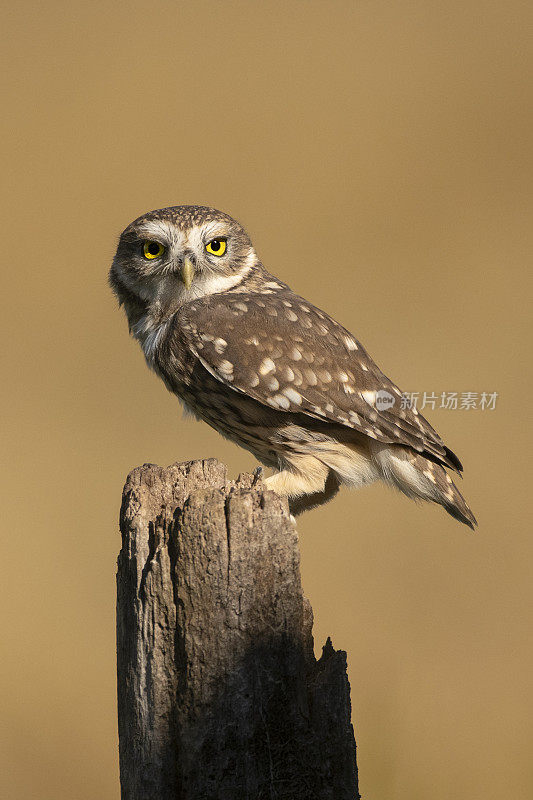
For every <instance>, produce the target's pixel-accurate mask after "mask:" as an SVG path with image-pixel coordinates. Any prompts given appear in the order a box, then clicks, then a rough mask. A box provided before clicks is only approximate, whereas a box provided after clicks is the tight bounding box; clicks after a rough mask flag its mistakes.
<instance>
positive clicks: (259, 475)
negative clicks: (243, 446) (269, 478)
mask: <svg viewBox="0 0 533 800" xmlns="http://www.w3.org/2000/svg"><path fill="white" fill-rule="evenodd" d="M264 474H265V470H264V469H263V467H256V468H255V469H254V471H253V472H252V475H253V476H254V479H253V481H252V488H253V487H254V486H257V484H258V483H261V482H262V480H263V475H264Z"/></svg>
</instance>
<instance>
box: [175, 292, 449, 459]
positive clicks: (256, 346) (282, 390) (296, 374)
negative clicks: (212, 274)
mask: <svg viewBox="0 0 533 800" xmlns="http://www.w3.org/2000/svg"><path fill="white" fill-rule="evenodd" d="M178 319H179V323H180V327H181V329H182V333H183V335H184V337H185V339H186V342H187V345H188V346H189V347H190V348H191V350H192V351H193V352H194V353H195V354H196V356H197V357H198V359H199V360H200V362H201V363H202V364H203V366H204V367H205V369H206V370H208V371H209V372H210V373H211V375H213V376H214V377H215V378H217V379H218V380H219V381H222V382H223V383H224V384H226V386H228V387H231V388H232V389H234V390H235V391H237V392H241V393H243V394H246V395H249V396H250V397H253V398H254V399H255V400H258V401H259V402H261V403H263V404H264V405H266V406H269V407H270V408H275V409H279V410H284V411H288V412H297V413H300V414H301V413H304V414H307V415H309V416H311V417H314V418H316V419H321V420H330V421H332V422H336V423H340V424H342V425H344V426H346V427H349V428H353V429H354V430H357V431H359V432H361V433H364V434H366V435H367V436H369V437H371V438H373V439H376V440H378V441H380V442H387V443H395V444H403V445H408V446H409V447H412V448H413V449H414V450H416V451H417V452H420V453H425V454H427V455H428V456H429V457H430V458H433V459H434V460H436V461H438V462H440V463H442V464H445V465H446V466H449V467H452V468H453V469H457V470H460V469H461V464H460V462H459V460H458V459H457V457H456V456H455V455H454V454H453V453H452V452H451V451H450V450H449V449H448V448H447V447H445V445H444V444H443V442H442V440H441V438H440V437H439V435H438V434H437V433H436V431H435V430H434V429H433V428H432V427H431V425H430V424H429V422H428V421H427V420H426V419H424V417H423V416H422V415H421V414H419V413H418V412H417V411H416V409H410V408H407V407H403V406H404V404H403V403H402V401H401V398H402V392H401V391H400V390H399V389H398V387H397V386H396V385H395V384H394V383H393V382H392V381H390V380H389V378H387V376H386V375H384V374H383V373H382V372H381V370H380V369H379V368H378V367H377V366H376V364H375V363H374V362H373V361H372V359H371V358H370V356H369V355H368V353H367V352H366V350H365V349H364V347H363V346H362V345H361V343H360V342H358V341H357V339H355V337H354V336H352V334H350V333H349V332H348V331H347V330H346V329H345V328H343V327H342V325H340V324H339V323H338V322H335V320H334V319H332V318H331V317H329V316H328V315H327V314H325V313H324V312H323V311H320V310H319V309H317V308H315V307H314V306H313V305H311V304H310V303H308V302H307V301H306V300H304V299H302V298H301V297H298V296H297V295H295V294H294V293H293V292H291V291H290V290H289V289H287V288H285V287H284V288H283V289H282V290H281V291H277V292H275V293H271V294H263V293H260V292H256V293H237V292H234V293H225V294H220V295H213V296H211V297H209V298H204V299H202V300H197V301H194V303H191V304H188V305H187V306H184V307H183V309H181V311H180V312H179V315H178ZM378 393H379V394H378ZM387 395H389V396H390V397H389V398H388V399H387ZM387 400H388V403H389V404H390V405H389V407H388V408H384V407H383V402H381V401H385V403H386V402H387ZM391 401H392V402H391ZM376 403H377V405H376Z"/></svg>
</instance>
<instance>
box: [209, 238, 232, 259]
mask: <svg viewBox="0 0 533 800" xmlns="http://www.w3.org/2000/svg"><path fill="white" fill-rule="evenodd" d="M226 247H227V240H226V239H211V241H210V242H208V243H207V244H206V246H205V249H206V250H207V252H208V253H211V255H213V256H223V255H224V253H225V252H226Z"/></svg>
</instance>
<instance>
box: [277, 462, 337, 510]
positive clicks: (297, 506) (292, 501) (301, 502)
mask: <svg viewBox="0 0 533 800" xmlns="http://www.w3.org/2000/svg"><path fill="white" fill-rule="evenodd" d="M340 485H341V484H340V481H339V479H338V478H337V476H336V475H335V473H334V472H330V473H329V475H328V478H327V480H326V483H325V486H324V489H323V490H322V491H320V492H313V494H304V495H302V496H301V497H290V498H289V510H290V512H291V517H297V516H298V515H299V514H303V512H304V511H310V510H311V509H312V508H317V506H321V505H324V503H327V502H328V501H329V500H331V498H332V497H335V495H336V494H337V492H338V491H339V488H340Z"/></svg>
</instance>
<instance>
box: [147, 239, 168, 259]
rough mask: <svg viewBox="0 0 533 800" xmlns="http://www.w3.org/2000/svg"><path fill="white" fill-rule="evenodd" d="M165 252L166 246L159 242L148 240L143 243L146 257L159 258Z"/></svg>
mask: <svg viewBox="0 0 533 800" xmlns="http://www.w3.org/2000/svg"><path fill="white" fill-rule="evenodd" d="M164 252H165V248H164V247H163V245H162V244H159V242H151V241H150V240H148V239H147V240H146V242H144V244H143V253H144V257H145V258H159V256H162V255H163V253H164Z"/></svg>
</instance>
